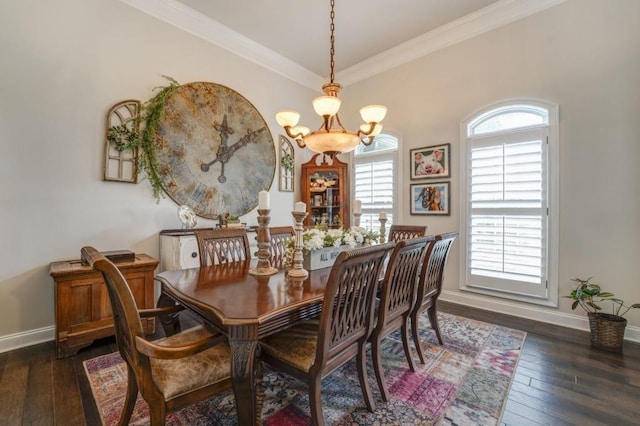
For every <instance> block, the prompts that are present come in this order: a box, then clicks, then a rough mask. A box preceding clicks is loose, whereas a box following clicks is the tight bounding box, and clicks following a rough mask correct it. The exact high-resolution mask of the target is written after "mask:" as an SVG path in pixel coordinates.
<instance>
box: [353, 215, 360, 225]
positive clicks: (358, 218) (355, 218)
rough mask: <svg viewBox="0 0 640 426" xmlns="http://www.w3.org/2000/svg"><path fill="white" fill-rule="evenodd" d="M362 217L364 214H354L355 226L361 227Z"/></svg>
mask: <svg viewBox="0 0 640 426" xmlns="http://www.w3.org/2000/svg"><path fill="white" fill-rule="evenodd" d="M360 216H362V213H354V214H353V224H354V225H355V226H360Z"/></svg>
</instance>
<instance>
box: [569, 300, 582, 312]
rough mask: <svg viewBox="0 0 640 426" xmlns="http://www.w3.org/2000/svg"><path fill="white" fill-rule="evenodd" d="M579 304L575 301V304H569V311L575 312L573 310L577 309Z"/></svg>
mask: <svg viewBox="0 0 640 426" xmlns="http://www.w3.org/2000/svg"><path fill="white" fill-rule="evenodd" d="M579 303H580V301H579V300H576V301H575V302H573V303H572V304H571V310H572V311H573V310H575V309H576V308H577V307H578V304H579Z"/></svg>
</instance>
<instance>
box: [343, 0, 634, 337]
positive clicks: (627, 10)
mask: <svg viewBox="0 0 640 426" xmlns="http://www.w3.org/2000/svg"><path fill="white" fill-rule="evenodd" d="M638 17H640V1H637V0H614V1H606V0H570V1H568V2H566V3H562V4H560V5H558V6H555V7H553V8H550V9H548V10H546V11H543V12H541V13H538V14H536V15H533V16H530V17H528V18H525V19H523V20H520V21H517V22H515V23H512V24H510V25H508V26H506V27H503V28H499V29H496V30H494V31H491V32H489V33H486V34H484V35H481V36H478V37H476V38H473V39H470V40H468V41H465V42H463V43H460V44H457V45H454V46H451V47H449V48H446V49H444V50H441V51H438V52H436V53H433V54H431V55H429V56H427V57H424V58H421V59H419V60H416V61H413V62H412V63H410V64H406V65H404V66H401V67H398V68H396V69H394V70H391V71H389V72H386V73H384V74H382V75H378V76H377V77H374V78H371V79H369V80H367V81H364V82H361V83H359V84H354V85H350V86H349V87H348V89H347V90H345V94H346V95H345V96H348V99H346V100H345V104H350V103H352V102H354V99H357V100H361V99H363V98H371V97H372V96H373V95H375V96H376V99H378V102H381V103H384V104H386V105H387V106H388V107H389V112H388V114H387V117H386V118H385V126H386V128H393V129H394V130H398V131H400V132H401V134H402V136H403V142H404V146H403V148H402V153H401V160H402V161H403V164H407V161H408V150H409V149H411V148H416V147H421V146H427V145H436V144H442V143H451V144H452V178H451V182H452V189H453V198H452V215H451V216H450V217H425V216H411V215H410V214H409V210H408V200H407V196H408V193H409V178H408V177H409V170H408V168H405V169H404V170H401V172H400V176H401V178H402V179H403V181H402V184H401V188H403V189H402V191H401V195H402V200H401V203H402V206H403V210H402V211H403V212H404V213H403V214H402V216H401V218H402V222H404V223H407V224H421V223H424V224H427V225H429V230H430V231H431V232H432V233H440V232H445V231H450V230H459V229H460V224H459V222H460V217H459V213H458V212H459V208H460V199H459V196H458V194H459V186H460V182H459V179H458V175H459V170H460V167H461V165H460V164H459V158H458V156H459V153H460V150H459V146H460V145H459V142H460V141H459V139H460V137H459V126H460V123H461V122H462V121H463V120H464V119H465V118H466V117H467V116H468V115H469V114H471V113H472V112H474V111H476V110H478V109H479V108H481V107H484V106H486V105H489V104H492V103H495V102H497V101H500V100H504V99H509V98H538V99H543V100H547V101H550V102H553V103H557V104H559V106H560V188H559V190H560V223H559V231H560V234H559V235H560V240H559V259H558V260H559V276H558V279H559V288H560V295H564V294H568V292H569V291H570V288H571V286H572V284H573V283H572V282H571V281H570V279H571V278H574V277H581V278H588V277H589V276H593V277H594V281H595V282H599V283H601V284H603V285H605V286H606V287H607V288H608V289H610V290H611V291H612V292H614V293H615V294H616V295H617V296H619V297H621V298H622V299H624V300H626V301H627V302H636V303H640V291H638V289H639V288H640V278H639V277H640V266H639V265H640V262H639V259H640V168H639V167H638V165H637V164H638V161H639V159H640V119H639V117H640V27H639V26H638V25H637V23H636V21H637V19H638ZM364 103H365V102H360V103H358V105H360V104H364ZM459 252H460V247H459V246H458V244H456V245H455V246H454V250H453V253H452V257H451V259H450V262H449V265H448V267H447V271H446V272H447V275H446V283H445V290H446V294H445V295H444V296H443V299H449V300H455V301H458V302H462V303H469V304H473V305H477V306H482V307H484V308H491V309H495V310H498V311H503V312H509V313H515V314H518V315H522V316H526V317H531V318H537V319H541V320H545V321H549V322H559V323H564V324H567V325H571V326H579V327H583V328H586V326H587V325H586V321H584V320H583V317H578V316H577V314H580V315H582V313H581V312H578V311H576V315H571V314H573V312H572V311H571V310H570V304H571V303H570V301H569V300H568V299H560V307H559V309H543V308H538V307H536V306H534V305H530V304H523V303H520V304H519V303H514V302H506V303H505V302H504V301H501V300H499V299H495V298H489V297H477V296H475V295H473V294H471V293H463V292H460V291H459V290H458V279H459V276H458V266H459ZM638 311H640V310H636V312H632V313H630V314H629V315H628V316H627V318H628V320H629V325H630V326H635V327H636V328H635V334H634V336H635V337H636V338H639V337H640V329H638V328H637V327H638V326H640V312H638ZM627 331H628V333H627V337H629V335H630V333H629V329H628V330H627ZM631 331H634V329H633V327H631Z"/></svg>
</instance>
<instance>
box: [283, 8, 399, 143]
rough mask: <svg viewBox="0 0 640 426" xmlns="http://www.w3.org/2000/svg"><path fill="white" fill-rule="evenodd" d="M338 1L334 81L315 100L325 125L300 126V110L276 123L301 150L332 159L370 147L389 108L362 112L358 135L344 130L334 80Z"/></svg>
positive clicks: (369, 107)
mask: <svg viewBox="0 0 640 426" xmlns="http://www.w3.org/2000/svg"><path fill="white" fill-rule="evenodd" d="M334 6H335V0H331V26H330V29H331V49H330V52H329V53H330V58H331V62H330V65H331V80H330V82H329V83H327V84H325V85H323V86H322V91H323V92H324V93H325V95H324V96H318V97H317V98H315V99H314V100H313V109H314V110H315V112H316V114H318V115H319V116H320V117H322V125H321V126H320V128H319V129H318V130H316V131H313V132H312V131H310V129H309V128H308V127H305V126H298V121H299V120H300V113H298V112H297V111H291V110H286V111H279V112H278V113H277V114H276V121H277V122H278V124H279V125H280V126H281V127H283V128H284V130H285V131H286V132H287V135H288V136H289V137H290V138H293V139H295V141H296V142H297V143H298V146H299V147H300V148H304V147H307V148H309V149H310V150H311V151H313V152H317V153H319V154H327V155H330V156H333V155H336V154H340V153H344V152H349V151H353V150H354V149H355V148H356V147H357V146H358V144H359V143H363V144H364V145H367V146H368V145H371V143H372V142H373V138H374V137H375V136H376V135H378V134H380V131H382V124H380V122H381V121H382V120H383V119H384V116H385V115H386V113H387V107H385V106H383V105H367V106H365V107H363V108H361V109H360V116H361V117H362V119H363V120H364V123H363V124H361V125H360V129H359V130H358V131H357V132H353V131H349V130H347V129H345V128H344V126H343V125H342V122H341V121H340V116H338V110H339V109H340V104H341V103H342V101H341V100H340V98H339V97H338V94H339V93H340V89H342V86H341V85H340V84H339V83H335V82H334V81H333V80H334V65H335V61H334V58H333V56H334V53H335V47H334V44H335V37H334V34H333V33H334V30H335V25H334V18H335V12H334Z"/></svg>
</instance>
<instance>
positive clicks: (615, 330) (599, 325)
mask: <svg viewBox="0 0 640 426" xmlns="http://www.w3.org/2000/svg"><path fill="white" fill-rule="evenodd" d="M588 315H589V327H590V328H591V345H592V346H595V347H598V348H601V349H606V350H608V351H613V352H622V343H623V342H624V330H625V328H626V327H627V320H626V319H624V318H623V317H620V316H617V315H612V314H601V313H598V314H594V313H589V314H588Z"/></svg>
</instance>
